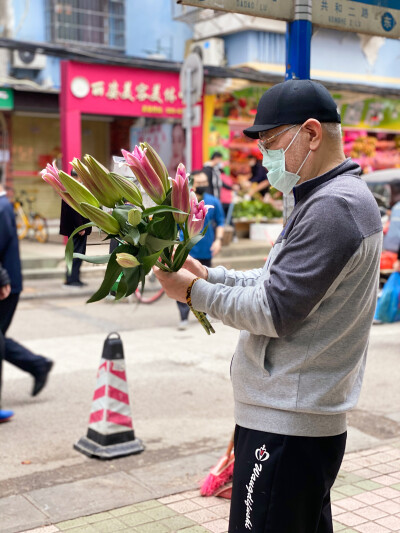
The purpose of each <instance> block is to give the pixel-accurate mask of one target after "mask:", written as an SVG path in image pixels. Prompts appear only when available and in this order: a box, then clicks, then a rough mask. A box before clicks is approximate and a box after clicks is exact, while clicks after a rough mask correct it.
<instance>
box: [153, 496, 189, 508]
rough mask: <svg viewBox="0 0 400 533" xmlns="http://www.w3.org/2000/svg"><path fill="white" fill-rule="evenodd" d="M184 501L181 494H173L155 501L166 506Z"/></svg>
mask: <svg viewBox="0 0 400 533" xmlns="http://www.w3.org/2000/svg"><path fill="white" fill-rule="evenodd" d="M184 499H185V498H184V497H183V496H182V494H173V495H172V496H166V497H165V498H160V499H158V500H157V501H158V502H159V503H162V504H164V505H168V504H169V503H175V502H180V501H182V500H184Z"/></svg>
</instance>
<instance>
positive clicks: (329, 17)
mask: <svg viewBox="0 0 400 533" xmlns="http://www.w3.org/2000/svg"><path fill="white" fill-rule="evenodd" d="M312 20H313V23H314V24H317V25H318V26H325V27H330V28H336V29H338V30H345V31H357V32H359V33H368V34H372V35H382V36H384V37H390V38H392V39H396V38H399V37H400V0H313V7H312Z"/></svg>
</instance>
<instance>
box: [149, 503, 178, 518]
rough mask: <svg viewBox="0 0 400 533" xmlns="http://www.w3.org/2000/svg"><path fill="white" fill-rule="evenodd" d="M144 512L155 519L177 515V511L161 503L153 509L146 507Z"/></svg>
mask: <svg viewBox="0 0 400 533" xmlns="http://www.w3.org/2000/svg"><path fill="white" fill-rule="evenodd" d="M144 513H145V514H146V515H148V516H150V517H151V518H152V519H153V520H162V519H163V518H168V517H170V516H175V515H176V514H177V513H176V512H175V511H174V510H173V509H170V508H169V507H167V506H165V505H160V507H152V508H151V509H146V511H144Z"/></svg>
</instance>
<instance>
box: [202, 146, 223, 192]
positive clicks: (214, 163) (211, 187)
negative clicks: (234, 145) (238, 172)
mask: <svg viewBox="0 0 400 533" xmlns="http://www.w3.org/2000/svg"><path fill="white" fill-rule="evenodd" d="M223 168H224V167H223V163H222V154H221V152H214V153H213V155H212V156H211V159H210V161H207V162H206V163H204V166H203V172H204V173H205V174H206V176H207V178H208V189H207V192H208V193H209V194H211V195H212V196H215V198H218V199H220V196H221V188H222V186H223V182H222V179H221V172H222V171H223Z"/></svg>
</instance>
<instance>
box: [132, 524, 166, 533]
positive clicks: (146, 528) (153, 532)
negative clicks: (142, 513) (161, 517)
mask: <svg viewBox="0 0 400 533" xmlns="http://www.w3.org/2000/svg"><path fill="white" fill-rule="evenodd" d="M129 531H132V530H129ZM169 532H170V529H168V528H167V526H163V525H162V524H160V522H150V523H149V524H142V525H141V526H136V527H135V533H169ZM127 533H128V532H127Z"/></svg>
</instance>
